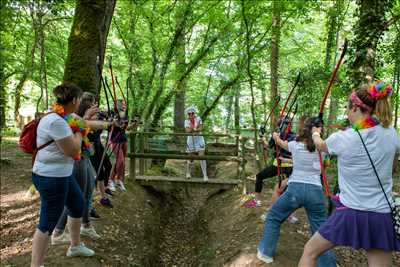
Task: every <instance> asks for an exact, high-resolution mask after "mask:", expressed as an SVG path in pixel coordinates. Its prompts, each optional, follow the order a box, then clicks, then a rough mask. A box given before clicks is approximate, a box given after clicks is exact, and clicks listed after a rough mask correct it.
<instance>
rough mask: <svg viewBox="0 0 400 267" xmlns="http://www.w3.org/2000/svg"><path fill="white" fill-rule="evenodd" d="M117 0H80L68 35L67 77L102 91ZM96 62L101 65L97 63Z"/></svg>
mask: <svg viewBox="0 0 400 267" xmlns="http://www.w3.org/2000/svg"><path fill="white" fill-rule="evenodd" d="M115 2H116V0H91V1H86V0H77V3H76V8H75V16H74V21H73V24H72V29H71V33H70V36H69V39H68V55H67V59H66V62H65V70H64V81H70V82H73V83H75V84H77V85H78V86H79V87H81V88H82V89H83V90H85V91H88V92H91V93H93V94H95V95H97V94H98V93H99V88H100V75H101V72H102V68H103V63H104V53H105V48H106V42H107V35H108V31H109V28H110V24H111V19H112V16H113V13H114V7H115ZM97 63H98V64H99V65H97Z"/></svg>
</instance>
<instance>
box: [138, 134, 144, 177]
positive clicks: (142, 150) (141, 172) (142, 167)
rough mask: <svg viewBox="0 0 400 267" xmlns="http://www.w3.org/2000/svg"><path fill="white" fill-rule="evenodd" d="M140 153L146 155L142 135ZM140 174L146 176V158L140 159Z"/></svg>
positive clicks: (142, 135) (141, 136)
mask: <svg viewBox="0 0 400 267" xmlns="http://www.w3.org/2000/svg"><path fill="white" fill-rule="evenodd" d="M140 153H142V154H144V134H141V135H140ZM139 174H140V175H144V158H139Z"/></svg>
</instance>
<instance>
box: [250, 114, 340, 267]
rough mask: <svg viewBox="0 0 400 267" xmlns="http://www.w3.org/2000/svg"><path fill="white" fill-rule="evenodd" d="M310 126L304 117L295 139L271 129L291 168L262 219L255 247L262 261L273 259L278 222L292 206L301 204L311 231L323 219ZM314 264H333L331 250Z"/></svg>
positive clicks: (286, 214) (308, 120) (324, 214)
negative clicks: (286, 138) (285, 183)
mask: <svg viewBox="0 0 400 267" xmlns="http://www.w3.org/2000/svg"><path fill="white" fill-rule="evenodd" d="M311 128H312V119H311V118H307V119H306V120H305V123H304V126H303V128H302V129H299V131H298V133H299V135H298V136H297V137H296V140H295V141H290V142H288V141H283V140H282V139H281V138H280V136H279V134H278V133H273V138H274V140H275V142H276V144H277V145H279V146H280V147H282V148H283V149H285V150H287V151H289V152H290V153H291V154H292V159H293V172H292V173H291V174H290V176H289V181H288V187H287V189H286V191H285V192H284V193H283V194H282V195H281V196H280V197H279V198H278V200H277V201H276V202H275V203H274V204H273V205H272V207H271V208H270V210H269V211H268V213H267V216H266V219H265V226H264V233H263V236H262V239H261V241H260V244H259V245H258V251H257V257H258V259H260V260H261V261H263V262H265V263H271V262H273V256H274V254H275V250H276V247H277V245H278V239H279V232H280V226H281V224H282V223H283V222H284V221H285V220H286V219H287V218H288V217H289V215H290V214H292V213H293V212H294V211H295V210H296V209H298V208H301V207H304V208H305V210H306V213H307V217H308V220H309V223H310V230H311V233H314V232H316V231H317V230H318V228H319V227H320V225H322V223H323V222H325V220H326V209H325V202H324V194H323V190H322V184H321V179H320V175H321V167H320V163H319V157H318V153H317V151H316V149H315V145H314V143H313V142H312V138H311ZM318 266H320V267H336V260H335V255H334V254H333V252H331V251H327V252H326V253H324V254H323V255H321V256H320V257H319V258H318Z"/></svg>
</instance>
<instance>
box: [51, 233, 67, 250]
mask: <svg viewBox="0 0 400 267" xmlns="http://www.w3.org/2000/svg"><path fill="white" fill-rule="evenodd" d="M69 243H71V238H70V237H69V234H67V233H66V232H65V231H64V232H63V233H62V234H61V235H59V236H55V235H54V233H53V234H52V235H51V245H52V246H58V245H66V244H69Z"/></svg>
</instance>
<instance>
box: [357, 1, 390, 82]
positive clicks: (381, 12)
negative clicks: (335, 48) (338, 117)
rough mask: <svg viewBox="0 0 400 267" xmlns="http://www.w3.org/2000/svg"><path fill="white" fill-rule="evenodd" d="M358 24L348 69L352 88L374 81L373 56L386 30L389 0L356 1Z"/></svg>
mask: <svg viewBox="0 0 400 267" xmlns="http://www.w3.org/2000/svg"><path fill="white" fill-rule="evenodd" d="M357 3H358V22H357V25H356V27H355V34H354V35H355V38H354V41H353V44H352V47H354V48H355V55H354V61H353V64H352V66H351V68H349V71H350V75H351V76H350V77H352V81H351V82H352V88H356V87H358V86H360V85H361V84H363V83H368V82H370V81H371V80H373V79H374V71H375V54H376V48H377V45H378V42H379V39H380V37H381V35H382V33H383V32H384V30H385V29H386V28H387V27H386V26H387V25H386V20H385V13H386V11H388V10H390V9H391V7H392V6H393V3H394V1H391V0H358V1H357Z"/></svg>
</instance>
